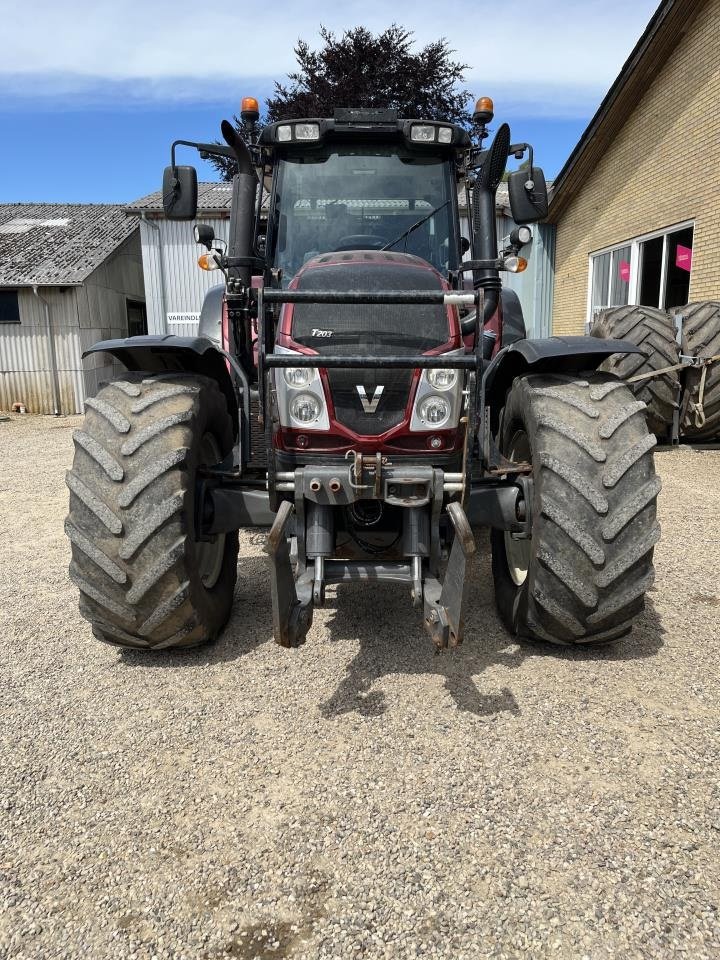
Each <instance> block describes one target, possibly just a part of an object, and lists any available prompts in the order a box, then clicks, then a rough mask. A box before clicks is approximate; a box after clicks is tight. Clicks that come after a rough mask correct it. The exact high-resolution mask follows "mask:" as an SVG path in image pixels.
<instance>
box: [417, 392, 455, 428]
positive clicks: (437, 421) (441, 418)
mask: <svg viewBox="0 0 720 960" xmlns="http://www.w3.org/2000/svg"><path fill="white" fill-rule="evenodd" d="M418 413H419V415H420V419H421V420H423V421H424V422H425V423H428V424H431V425H432V426H433V427H441V426H442V425H443V424H444V423H447V421H448V419H449V417H450V404H449V403H448V402H447V400H446V399H445V398H444V397H427V398H426V399H425V400H423V402H422V403H421V404H420V409H419V410H418Z"/></svg>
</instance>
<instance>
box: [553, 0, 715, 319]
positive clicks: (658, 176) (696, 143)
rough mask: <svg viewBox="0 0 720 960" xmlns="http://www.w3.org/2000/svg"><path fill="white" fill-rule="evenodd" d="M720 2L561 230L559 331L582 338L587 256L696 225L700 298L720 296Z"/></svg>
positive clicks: (661, 69) (649, 95) (695, 24)
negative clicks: (666, 230) (657, 232)
mask: <svg viewBox="0 0 720 960" xmlns="http://www.w3.org/2000/svg"><path fill="white" fill-rule="evenodd" d="M719 148H720V0H709V2H708V3H707V4H706V5H705V6H704V8H703V9H702V10H701V12H700V13H699V15H698V16H697V17H695V18H694V19H693V20H692V21H691V22H690V24H689V26H688V28H687V32H686V33H685V34H684V36H683V37H682V39H681V40H680V43H679V45H678V46H677V47H676V48H675V50H674V51H673V53H672V55H671V56H670V58H669V59H668V60H667V62H665V63H664V64H660V65H658V71H657V74H656V75H655V77H654V79H653V80H652V82H651V84H650V86H649V87H648V89H647V90H646V92H645V93H644V95H643V97H642V99H641V100H640V101H639V103H638V104H637V106H636V107H635V109H634V110H633V111H632V113H631V114H630V116H629V117H628V119H627V121H626V123H625V125H624V126H623V128H622V129H621V130H620V132H619V133H618V135H617V137H616V138H615V140H614V141H613V142H612V144H611V146H610V149H609V150H608V151H607V152H606V153H605V155H604V156H603V157H602V158H601V159H600V161H599V162H598V163H597V165H596V166H595V168H594V170H593V173H592V175H591V176H590V178H589V179H588V180H587V181H586V182H585V184H584V186H583V187H582V188H581V189H580V190H579V192H578V193H577V195H576V196H575V197H574V199H573V200H572V202H571V203H570V204H569V205H568V207H567V208H566V209H565V210H564V211H563V212H562V213H561V214H560V217H559V220H558V223H557V239H556V252H555V291H554V307H553V332H554V333H556V334H573V333H575V334H576V333H582V332H583V329H584V323H585V320H586V315H587V295H588V289H587V287H588V254H590V253H592V252H594V251H596V250H599V249H602V248H603V247H607V246H611V245H613V244H616V243H620V242H622V241H625V240H631V239H633V238H634V237H637V236H640V235H642V234H645V233H650V232H652V231H654V230H661V229H663V228H665V227H668V226H672V225H673V224H675V223H680V222H682V221H684V220H693V219H694V220H695V235H694V242H693V248H694V249H693V268H692V275H691V283H690V299H691V300H710V299H720V151H719Z"/></svg>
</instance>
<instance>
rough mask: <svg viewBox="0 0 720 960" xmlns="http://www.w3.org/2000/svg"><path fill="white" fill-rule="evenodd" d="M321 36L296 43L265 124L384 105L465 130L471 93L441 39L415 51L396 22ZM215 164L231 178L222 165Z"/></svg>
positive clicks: (409, 36)
mask: <svg viewBox="0 0 720 960" xmlns="http://www.w3.org/2000/svg"><path fill="white" fill-rule="evenodd" d="M320 38H321V40H322V41H323V43H322V46H321V47H320V48H319V49H317V50H313V49H311V48H310V45H309V44H308V43H307V42H306V41H305V40H298V43H297V46H296V47H295V57H296V60H297V64H298V68H297V70H295V71H294V72H293V73H290V74H289V75H288V78H287V82H286V83H275V90H274V94H273V96H272V97H270V98H269V99H268V100H267V102H266V114H265V117H264V118H263V119H264V122H266V123H271V122H274V121H277V120H286V119H293V118H298V117H332V115H333V110H334V109H335V107H376V108H382V107H385V108H394V109H396V110H397V111H398V114H399V115H400V116H402V117H413V118H414V117H417V118H423V119H428V120H447V121H450V122H452V123H459V124H462V125H463V126H465V127H469V126H470V123H471V114H470V112H469V111H468V109H467V106H468V103H469V101H470V99H471V95H470V93H469V92H468V91H467V90H465V89H462V84H463V82H464V76H465V70H466V69H467V65H466V64H462V63H459V62H457V61H455V60H453V59H452V53H453V51H452V50H451V49H450V47H449V46H448V43H447V40H445V39H440V40H436V41H434V42H433V43H429V44H427V45H426V46H425V47H423V48H422V49H421V50H419V51H417V52H414V51H413V49H412V47H413V34H412V31H410V30H407V29H405V28H404V27H400V26H398V25H397V24H393V25H392V26H390V27H388V28H387V30H384V31H383V32H382V33H378V34H373V33H371V32H370V31H369V30H367V29H366V28H365V27H355V28H354V29H352V30H346V31H345V32H344V33H343V34H342V36H339V37H338V36H336V35H335V34H334V33H332V32H331V31H330V30H328V29H327V28H326V27H321V28H320ZM234 121H235V123H236V125H237V127H238V129H239V130H240V131H241V132H242V129H243V127H242V122H241V121H240V120H239V119H238V118H237V117H235V118H234ZM213 163H214V164H215V166H216V167H217V168H218V169H219V170H220V171H221V173H222V174H223V176H224V178H225V179H230V177H231V176H232V173H231V171H230V169H229V164H228V163H227V162H225V161H223V160H221V159H220V160H213Z"/></svg>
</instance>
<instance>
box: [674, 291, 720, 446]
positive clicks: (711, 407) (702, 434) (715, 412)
mask: <svg viewBox="0 0 720 960" xmlns="http://www.w3.org/2000/svg"><path fill="white" fill-rule="evenodd" d="M675 312H676V313H678V314H682V316H683V318H684V320H683V335H682V346H683V353H684V354H688V355H689V356H693V357H713V356H715V354H718V353H720V303H718V302H716V301H712V300H708V301H704V302H702V303H688V304H687V306H684V307H679V308H678V309H677V310H676V311H675ZM701 378H702V370H701V369H700V368H698V367H688V368H687V369H686V370H685V390H684V394H683V402H682V417H681V425H680V431H681V433H682V435H683V436H685V437H692V438H693V439H694V440H717V439H718V438H720V361H718V362H716V363H713V364H711V366H709V367H708V368H707V371H706V373H705V386H704V389H703V397H702V410H699V409H698V406H697V405H698V401H699V400H700V383H701Z"/></svg>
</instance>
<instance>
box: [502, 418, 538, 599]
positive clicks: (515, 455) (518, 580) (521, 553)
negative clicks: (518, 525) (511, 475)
mask: <svg viewBox="0 0 720 960" xmlns="http://www.w3.org/2000/svg"><path fill="white" fill-rule="evenodd" d="M508 457H509V458H510V460H524V461H526V462H527V463H532V452H531V450H530V440H529V439H528V435H527V433H525V431H524V430H517V431H516V432H515V433H514V434H513V436H512V439H511V440H510V448H509V452H508ZM531 547H532V541H531V540H529V539H528V540H513V538H512V534H511V533H510V532H509V531H508V530H506V531H505V556H506V557H507V567H508V573H509V574H510V577H511V578H512V581H513V583H514V584H515V586H517V587H521V586H522V585H523V584H524V583H525V581H526V580H527V575H528V569H529V568H530V557H531V554H532V550H531Z"/></svg>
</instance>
